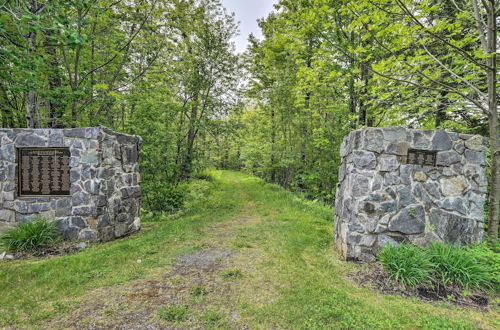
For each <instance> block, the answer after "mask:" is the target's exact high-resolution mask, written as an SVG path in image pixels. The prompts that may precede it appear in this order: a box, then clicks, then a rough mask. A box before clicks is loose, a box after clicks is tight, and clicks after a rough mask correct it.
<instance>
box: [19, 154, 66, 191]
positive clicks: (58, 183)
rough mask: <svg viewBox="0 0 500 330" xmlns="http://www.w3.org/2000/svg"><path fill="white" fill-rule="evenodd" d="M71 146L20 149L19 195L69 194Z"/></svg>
mask: <svg viewBox="0 0 500 330" xmlns="http://www.w3.org/2000/svg"><path fill="white" fill-rule="evenodd" d="M70 156H71V154H70V151H69V148H20V149H18V158H17V162H18V164H17V165H18V166H17V168H18V176H17V180H18V182H17V186H18V193H19V196H68V195H69V194H70V175H69V169H70V168H69V159H70Z"/></svg>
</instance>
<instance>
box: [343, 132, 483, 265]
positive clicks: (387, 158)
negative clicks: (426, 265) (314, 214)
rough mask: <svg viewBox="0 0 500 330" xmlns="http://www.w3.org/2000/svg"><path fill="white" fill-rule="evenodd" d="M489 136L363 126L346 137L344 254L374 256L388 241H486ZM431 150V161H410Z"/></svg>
mask: <svg viewBox="0 0 500 330" xmlns="http://www.w3.org/2000/svg"><path fill="white" fill-rule="evenodd" d="M486 146H487V140H486V139H485V138H483V137H481V136H477V135H465V134H458V133H449V132H446V131H444V130H435V131H433V130H415V129H405V128H402V127H386V128H365V129H361V130H357V131H354V132H352V133H350V134H349V136H347V137H346V138H345V139H344V142H343V144H342V147H341V150H340V154H341V157H342V163H341V167H340V171H339V184H338V187H337V195H336V202H335V211H336V217H335V240H336V244H337V246H338V247H339V248H340V250H341V251H342V253H343V255H344V257H345V258H346V259H348V260H349V259H360V260H366V261H371V260H374V258H375V256H376V254H377V252H378V251H379V249H380V248H381V247H383V246H385V245H386V244H392V245H395V244H398V243H400V242H403V241H406V242H411V243H414V244H417V245H421V246H423V245H426V244H427V243H429V242H430V241H441V242H449V243H459V244H466V243H472V242H477V241H481V240H482V238H483V226H484V214H483V209H484V202H485V196H486V187H487V180H486V169H485V166H486ZM410 150H411V151H412V152H415V150H416V151H417V152H418V151H419V150H426V151H433V152H435V153H434V156H435V164H434V165H433V166H427V165H415V164H409V163H408V155H409V151H410Z"/></svg>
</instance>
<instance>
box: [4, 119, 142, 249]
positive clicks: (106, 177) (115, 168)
mask: <svg viewBox="0 0 500 330" xmlns="http://www.w3.org/2000/svg"><path fill="white" fill-rule="evenodd" d="M140 145H141V139H140V138H139V137H137V136H131V135H126V134H120V133H116V132H113V131H111V130H109V129H107V128H105V127H102V126H101V127H90V128H73V129H0V223H2V224H3V225H5V224H15V223H17V222H21V221H30V220H32V219H33V218H35V217H37V216H41V217H44V218H46V219H47V220H49V221H54V222H55V223H56V225H57V227H58V228H59V229H60V231H61V233H62V235H63V236H64V238H66V239H70V240H73V239H79V240H85V241H98V240H101V241H108V240H112V239H114V238H117V237H121V236H124V235H127V234H129V233H131V232H134V231H137V230H139V228H140V219H139V212H140V196H141V189H140V184H139V182H140V175H139V166H138V164H137V158H138V153H139V148H140ZM28 150H29V151H31V152H32V153H35V154H36V153H39V154H40V155H41V156H40V157H39V159H35V158H36V157H34V158H29V157H27V156H25V155H26V151H28ZM56 151H57V152H58V153H59V154H60V155H61V156H60V158H61V159H58V157H56V156H52V154H53V153H55V152H56ZM66 154H67V155H68V156H67V157H69V158H67V159H66V160H68V162H67V164H66V163H65V162H64V161H63V160H62V157H65V155H66ZM47 155H48V156H47ZM23 157H25V162H24V163H22V161H23ZM33 159H34V160H33ZM40 161H41V162H42V164H40ZM20 163H22V164H24V165H22V166H24V168H20V165H19V164H20ZM66 165H68V166H66ZM55 168H57V171H54V169H55ZM38 169H41V170H38ZM33 171H35V172H36V173H33ZM39 172H40V173H39ZM35 174H36V177H35ZM66 175H67V178H68V179H69V185H68V182H64V180H66ZM21 178H23V180H24V186H23V182H20V181H21ZM34 178H35V179H36V180H37V181H38V180H41V182H42V183H40V185H39V186H36V187H34V186H33V182H32V181H33V180H34ZM30 181H31V182H30ZM47 182H50V184H49V183H47ZM44 185H45V186H44ZM63 185H66V186H67V191H64V189H63V188H64V187H62V186H63ZM33 189H34V190H33ZM54 189H55V190H54ZM54 191H56V193H54ZM51 194H52V195H51ZM58 194H59V195H58Z"/></svg>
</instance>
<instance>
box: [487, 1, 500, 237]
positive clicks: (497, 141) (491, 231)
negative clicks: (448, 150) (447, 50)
mask: <svg viewBox="0 0 500 330" xmlns="http://www.w3.org/2000/svg"><path fill="white" fill-rule="evenodd" d="M488 3H489V7H490V8H486V10H487V16H488V18H487V24H488V30H487V42H488V53H489V54H490V57H489V58H488V61H487V63H488V110H489V130H490V148H491V160H492V163H491V190H490V200H489V204H490V205H489V206H490V214H489V223H488V235H489V237H490V239H491V240H492V242H494V243H496V242H497V240H498V218H499V211H500V206H499V202H500V137H499V131H498V128H499V127H498V104H497V90H496V87H497V54H496V51H497V22H496V10H497V8H496V6H495V0H489V2H488Z"/></svg>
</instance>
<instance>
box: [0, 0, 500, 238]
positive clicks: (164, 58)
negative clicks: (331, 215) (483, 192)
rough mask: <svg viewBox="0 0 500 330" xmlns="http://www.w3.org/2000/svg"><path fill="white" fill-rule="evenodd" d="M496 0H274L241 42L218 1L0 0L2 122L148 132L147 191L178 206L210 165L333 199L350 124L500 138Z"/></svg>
mask: <svg viewBox="0 0 500 330" xmlns="http://www.w3.org/2000/svg"><path fill="white" fill-rule="evenodd" d="M499 8H500V4H499V2H498V1H495V0H483V1H479V0H419V1H416V0H396V1H389V0H377V1H369V0H357V1H351V0H345V1H338V0H281V1H279V4H277V5H276V7H275V11H274V12H273V13H271V14H270V15H269V16H268V17H266V18H263V19H262V20H261V21H260V27H261V29H262V32H263V35H264V38H263V39H262V40H258V39H257V38H255V37H252V36H251V37H250V46H249V48H248V51H247V52H246V53H245V54H239V55H238V54H236V53H235V50H234V46H233V44H232V41H231V40H232V38H233V37H234V36H235V35H236V34H237V33H238V27H237V23H236V22H235V20H234V18H233V16H232V15H231V14H229V13H227V11H225V10H224V8H223V6H222V4H221V3H220V1H219V0H131V1H120V0H118V1H113V0H81V1H73V0H60V1H42V0H17V1H10V0H8V1H4V2H3V4H2V5H1V7H0V68H1V70H0V120H1V123H2V127H75V126H94V125H105V126H108V127H110V128H112V129H115V130H118V131H122V132H125V133H131V134H138V135H141V136H142V137H143V139H144V147H143V151H142V157H141V165H142V172H143V188H144V202H145V205H146V207H147V208H148V209H150V210H152V211H172V210H174V209H176V208H178V207H179V206H180V204H182V199H183V194H184V186H183V182H184V181H185V179H187V178H189V177H191V176H193V175H194V174H196V173H197V172H198V170H201V169H203V168H206V167H209V166H216V167H219V168H230V169H241V170H245V171H249V172H252V173H254V174H256V175H259V176H261V177H263V178H265V179H266V180H268V181H270V182H275V183H279V184H280V185H283V186H284V187H286V188H288V189H290V190H294V191H300V192H303V193H304V194H305V195H306V196H307V197H309V198H312V199H319V200H324V201H326V202H329V203H331V202H332V200H333V198H334V195H335V186H336V183H337V169H338V167H339V161H340V159H339V154H338V150H339V146H340V143H341V141H342V138H343V137H344V136H345V135H346V134H347V133H348V132H349V131H350V130H352V129H356V128H359V127H363V126H387V125H403V126H406V127H415V128H430V129H434V128H445V129H449V130H453V131H457V132H465V133H478V134H482V135H485V136H488V137H489V138H490V150H491V153H490V164H491V171H490V175H491V179H490V182H491V185H490V187H491V189H490V199H489V218H490V220H491V221H490V225H489V233H490V235H491V236H492V237H496V236H497V232H498V214H499V199H500V173H499V166H500V142H499V128H498V105H497V101H498V95H497V85H496V80H497V69H496V55H497V48H498V47H497V30H498V27H497V16H498V11H499Z"/></svg>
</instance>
